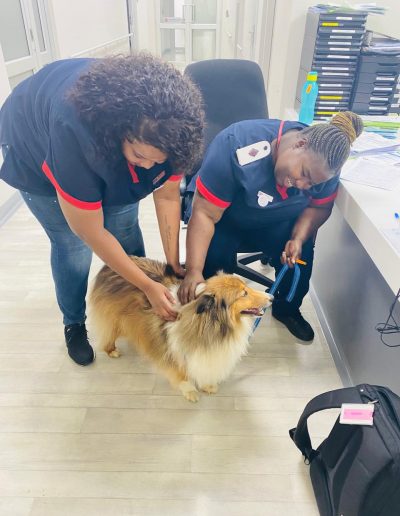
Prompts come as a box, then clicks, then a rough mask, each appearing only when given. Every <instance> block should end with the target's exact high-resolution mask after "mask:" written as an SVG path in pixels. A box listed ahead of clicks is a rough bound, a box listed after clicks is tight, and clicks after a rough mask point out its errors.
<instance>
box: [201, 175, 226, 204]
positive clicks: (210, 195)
mask: <svg viewBox="0 0 400 516" xmlns="http://www.w3.org/2000/svg"><path fill="white" fill-rule="evenodd" d="M196 186H197V190H198V191H199V192H200V193H201V195H202V196H203V197H205V198H206V199H207V201H209V202H211V203H212V204H215V206H218V208H228V206H230V205H231V204H232V203H230V202H227V201H223V200H222V199H220V198H219V197H217V196H215V195H214V194H213V193H211V192H210V190H208V189H207V188H206V187H205V186H204V184H203V183H202V182H201V179H200V177H198V178H197V179H196Z"/></svg>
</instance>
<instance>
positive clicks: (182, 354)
mask: <svg viewBox="0 0 400 516" xmlns="http://www.w3.org/2000/svg"><path fill="white" fill-rule="evenodd" d="M131 259H132V260H133V261H134V262H135V263H136V265H138V266H139V267H140V268H141V269H142V270H143V271H144V272H145V273H146V274H147V275H148V276H149V277H150V278H152V279H153V280H155V281H158V282H160V283H162V284H163V285H165V286H166V287H167V288H168V289H170V290H171V292H172V293H173V294H174V295H175V297H176V292H177V290H178V288H179V285H180V282H181V281H180V280H179V279H178V278H177V277H176V276H175V275H174V274H173V272H172V271H170V270H169V267H168V266H166V265H164V264H162V263H160V262H156V261H154V260H150V259H147V258H137V257H131ZM200 287H201V288H200V289H199V290H200V291H201V293H199V294H198V297H197V298H196V299H195V300H194V301H192V302H190V303H188V304H186V305H184V306H181V305H180V304H179V303H178V302H177V305H176V309H177V311H178V317H177V320H176V321H174V322H166V321H163V320H162V319H161V318H160V317H158V316H157V315H156V314H154V313H153V311H152V309H151V306H150V305H149V302H148V300H147V298H146V296H145V295H144V294H143V292H141V291H140V290H139V289H137V288H135V287H134V286H133V285H132V284H131V283H128V282H127V281H126V280H124V279H123V278H122V277H121V276H119V275H118V274H116V273H115V272H113V271H112V270H111V269H110V268H109V267H107V266H105V267H103V268H102V270H101V271H100V272H99V273H98V275H97V277H96V280H95V284H94V287H93V290H92V292H91V296H90V303H91V316H92V318H93V323H94V327H95V331H96V334H97V335H98V338H99V340H100V346H102V347H103V349H104V350H105V351H106V352H107V353H108V355H109V356H111V357H118V356H119V352H118V350H117V349H116V347H115V340H116V339H117V338H118V337H126V338H127V339H128V340H129V341H130V342H131V343H132V344H133V345H134V346H135V348H136V349H137V350H138V352H139V353H141V354H142V355H145V356H146V357H148V358H149V359H150V360H151V361H152V362H153V363H154V364H155V365H156V366H157V367H158V368H159V369H160V370H161V371H162V372H163V373H164V375H165V376H166V377H167V378H168V379H169V381H170V383H171V385H172V386H173V387H175V388H178V389H179V390H180V391H181V392H182V394H183V395H184V396H185V398H187V399H188V400H190V401H197V400H198V399H199V393H198V390H197V389H200V390H202V391H205V392H207V393H210V394H211V393H215V392H216V391H217V388H218V384H219V383H220V382H221V381H222V380H224V379H225V378H226V377H227V376H228V375H229V374H230V372H231V371H232V369H233V368H234V366H235V365H236V363H237V362H238V361H239V359H240V358H241V356H242V355H243V354H245V353H246V350H247V346H248V340H249V336H250V334H251V329H252V324H253V320H254V319H253V316H254V315H258V314H259V311H260V309H261V308H262V307H264V306H266V305H268V304H269V299H270V296H269V295H268V294H265V293H264V292H259V291H257V290H254V289H251V288H249V287H248V286H246V284H245V283H244V282H243V281H242V280H241V279H239V278H238V277H236V276H232V275H227V274H218V275H217V276H214V277H212V278H210V279H209V280H207V281H206V282H205V283H204V284H202V285H201V286H200Z"/></svg>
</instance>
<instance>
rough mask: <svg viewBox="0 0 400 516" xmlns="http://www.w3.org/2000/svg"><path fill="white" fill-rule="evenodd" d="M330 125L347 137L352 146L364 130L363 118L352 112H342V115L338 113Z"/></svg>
mask: <svg viewBox="0 0 400 516" xmlns="http://www.w3.org/2000/svg"><path fill="white" fill-rule="evenodd" d="M330 123H331V124H332V125H334V126H336V127H337V128H338V129H340V130H341V131H343V132H344V133H345V134H346V135H347V137H348V139H349V141H350V145H351V144H352V143H353V142H354V140H355V139H356V138H357V137H358V136H360V134H361V132H362V130H363V122H362V120H361V117H359V116H358V115H357V114H356V113H353V112H352V111H341V112H340V113H337V114H336V115H335V116H334V117H333V118H332V120H331V121H330Z"/></svg>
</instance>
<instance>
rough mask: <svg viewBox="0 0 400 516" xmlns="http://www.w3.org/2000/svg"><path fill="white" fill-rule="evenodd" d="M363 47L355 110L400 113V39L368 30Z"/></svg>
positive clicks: (373, 113) (354, 93) (360, 112)
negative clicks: (399, 85) (399, 88)
mask: <svg viewBox="0 0 400 516" xmlns="http://www.w3.org/2000/svg"><path fill="white" fill-rule="evenodd" d="M367 36H370V37H369V38H368V37H367V38H366V39H367V43H366V44H365V45H363V46H362V49H361V55H360V60H359V67H358V73H357V77H356V81H355V86H354V92H353V99H352V107H351V109H352V110H353V111H355V112H356V113H359V114H369V115H387V114H396V113H399V112H400V109H399V90H398V84H399V82H398V81H399V73H400V41H399V40H398V39H394V38H389V37H387V36H384V35H382V34H379V35H376V34H373V33H368V34H367Z"/></svg>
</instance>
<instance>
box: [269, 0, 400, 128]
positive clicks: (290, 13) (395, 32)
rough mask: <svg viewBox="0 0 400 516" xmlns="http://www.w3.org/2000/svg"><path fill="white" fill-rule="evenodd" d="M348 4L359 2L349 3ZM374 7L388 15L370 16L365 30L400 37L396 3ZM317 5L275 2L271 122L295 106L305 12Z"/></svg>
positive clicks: (305, 0)
mask: <svg viewBox="0 0 400 516" xmlns="http://www.w3.org/2000/svg"><path fill="white" fill-rule="evenodd" d="M348 3H349V4H355V3H358V2H357V0H354V1H353V0H349V1H348ZM376 3H377V4H378V5H381V6H386V7H388V11H387V12H386V14H385V15H383V16H380V15H379V16H378V15H375V16H373V15H369V16H368V22H367V28H368V29H371V30H375V31H379V32H382V33H384V34H387V35H389V36H395V37H400V7H399V0H376ZM316 4H317V2H316V1H315V0H277V1H276V5H275V17H274V28H273V36H272V52H271V62H270V70H269V77H268V81H267V91H268V107H269V111H270V116H271V118H272V117H276V118H280V117H284V116H285V112H286V111H287V110H288V109H291V108H293V106H294V99H295V95H296V85H297V76H298V71H299V67H300V58H301V49H302V45H303V37H304V29H305V23H306V15H307V9H308V7H310V6H312V5H316Z"/></svg>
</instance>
